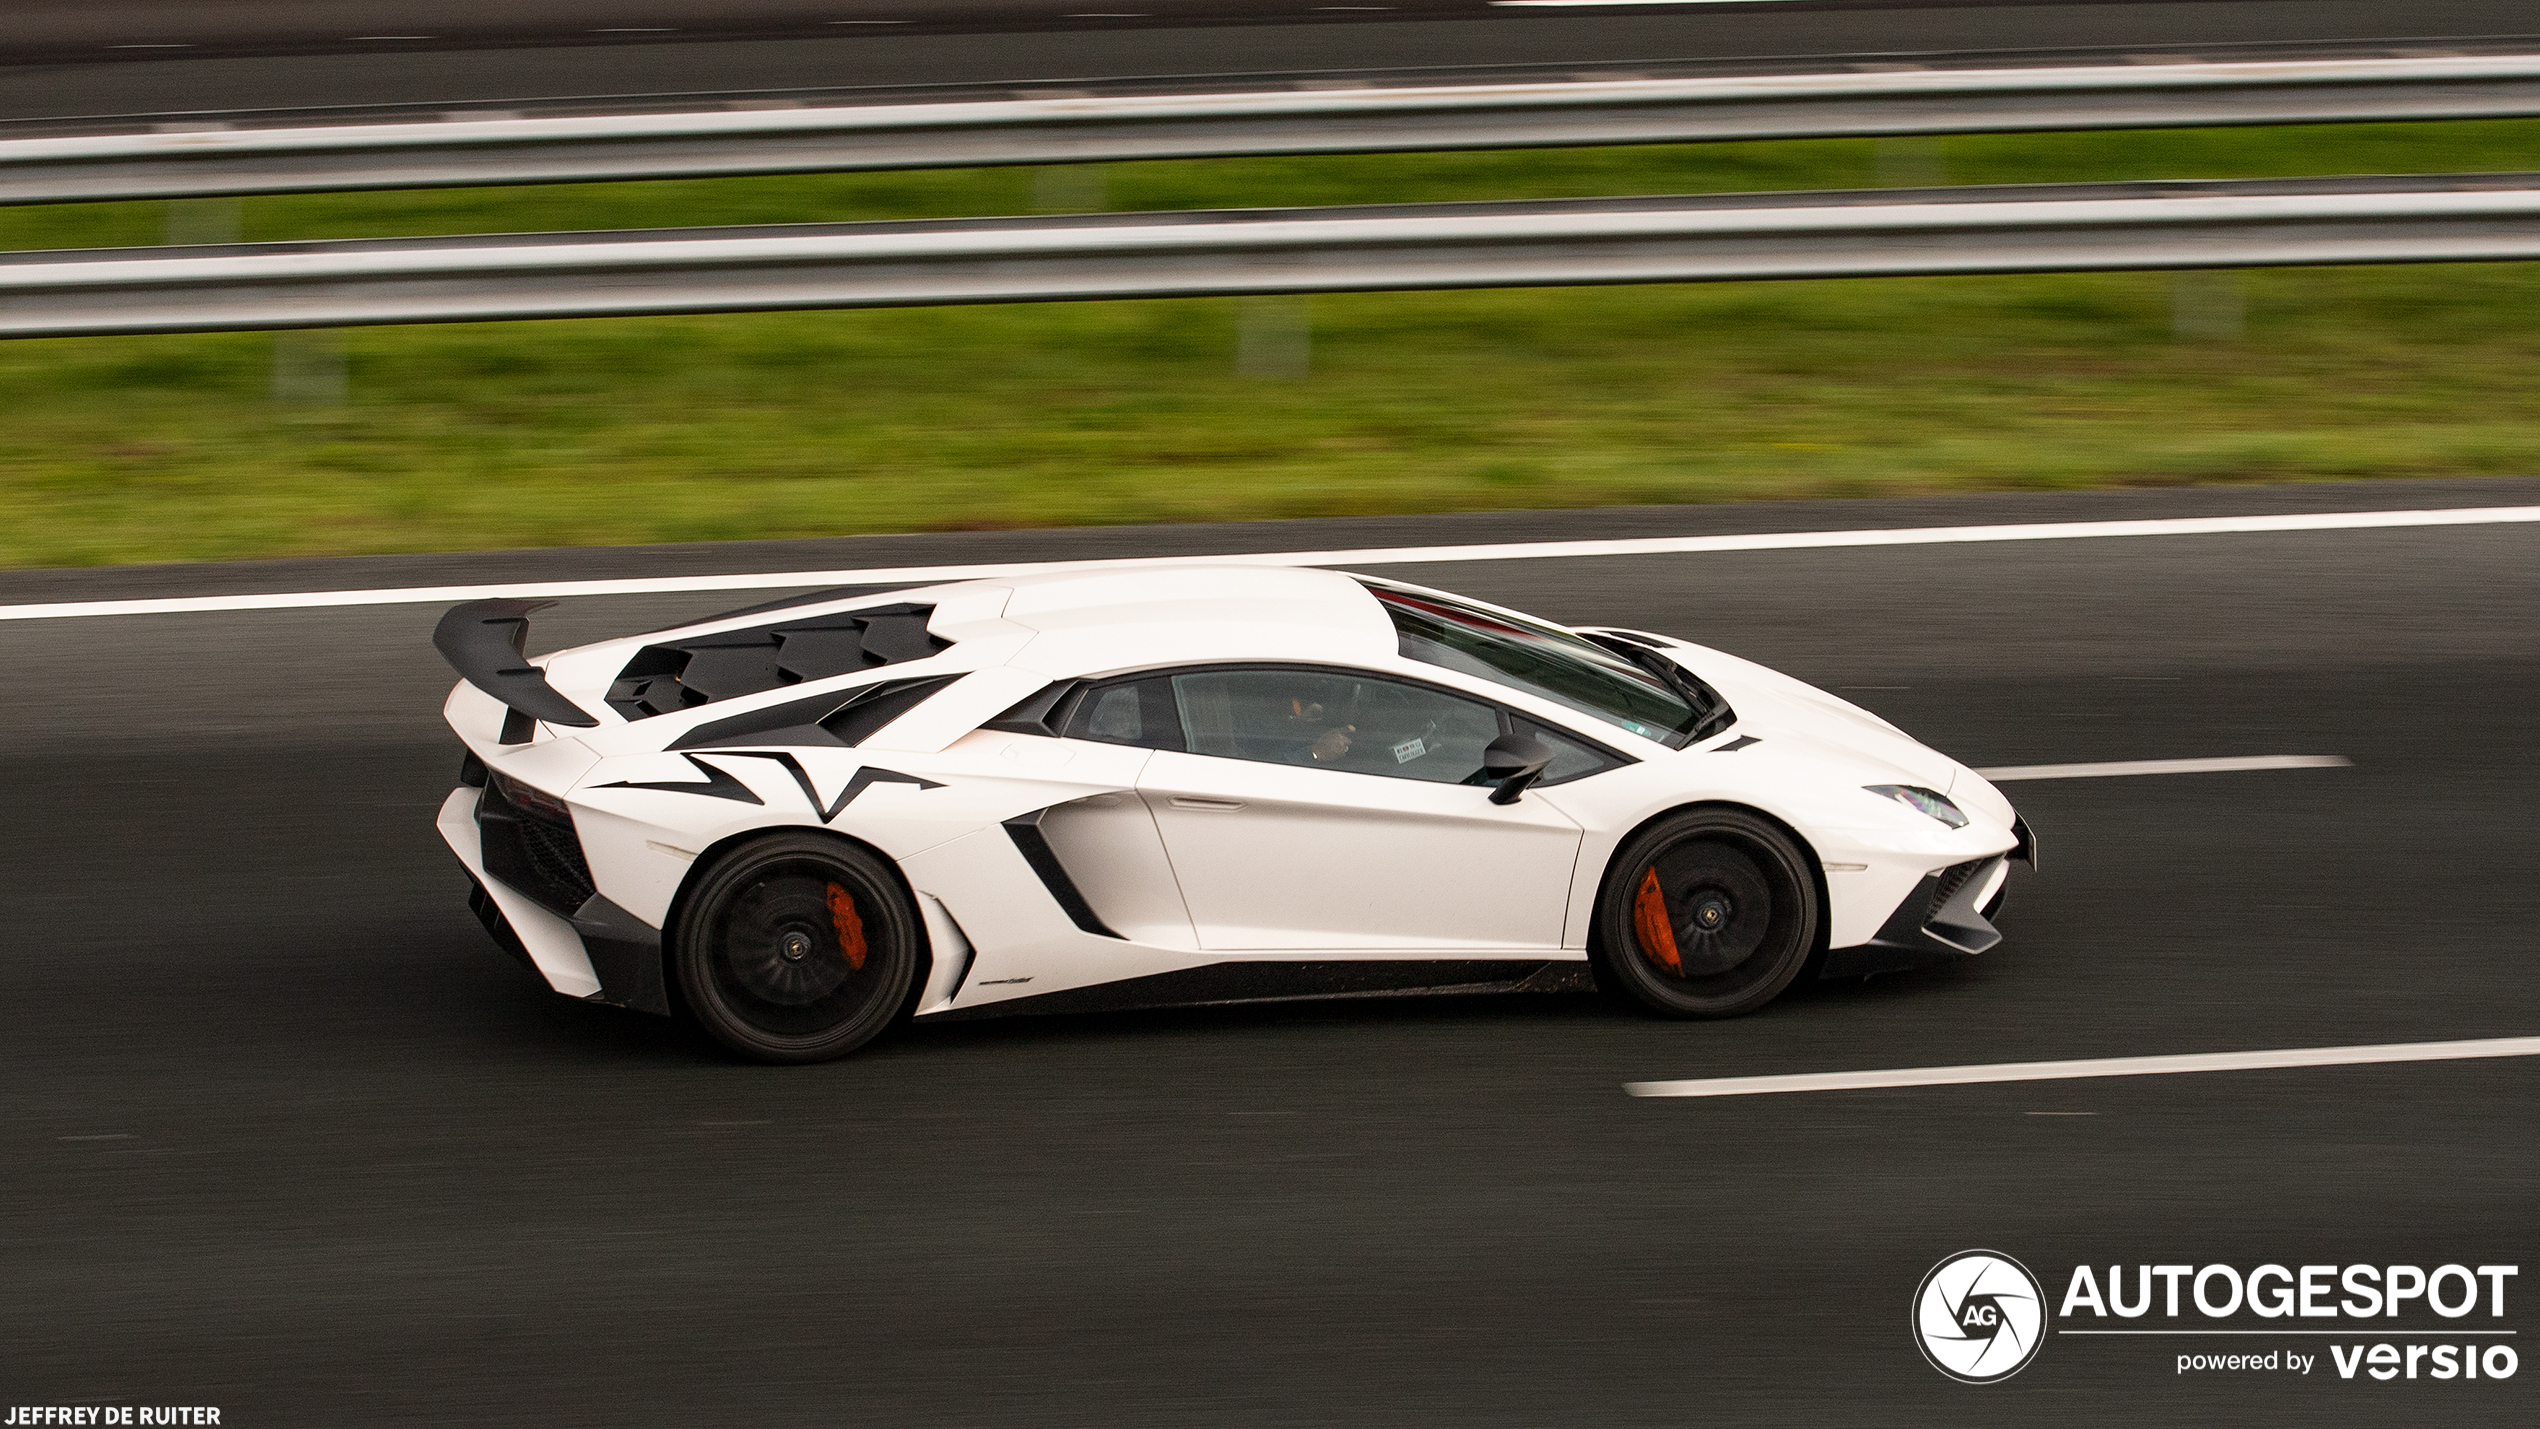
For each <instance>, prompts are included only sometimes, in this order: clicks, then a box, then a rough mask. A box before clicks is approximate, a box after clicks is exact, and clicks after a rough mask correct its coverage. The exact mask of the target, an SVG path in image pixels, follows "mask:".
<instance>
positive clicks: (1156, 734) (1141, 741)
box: [1064, 675, 1182, 749]
mask: <svg viewBox="0 0 2540 1429" xmlns="http://www.w3.org/2000/svg"><path fill="white" fill-rule="evenodd" d="M1064 737H1066V738H1068V739H1090V740H1095V741H1098V742H1100V743H1103V744H1129V745H1135V746H1137V747H1138V748H1140V749H1180V748H1181V747H1182V724H1181V720H1180V719H1179V718H1178V717H1177V716H1176V715H1175V714H1174V713H1173V686H1172V682H1171V681H1170V680H1168V679H1166V678H1165V677H1163V676H1161V675H1158V676H1153V677H1150V678H1148V679H1144V680H1124V681H1121V682H1120V683H1118V684H1114V685H1096V686H1094V687H1093V688H1092V689H1090V690H1087V691H1086V692H1085V694H1084V696H1083V698H1081V699H1079V700H1078V701H1077V702H1076V708H1075V710H1074V711H1073V712H1072V713H1070V714H1069V715H1068V717H1067V728H1066V730H1065V732H1064Z"/></svg>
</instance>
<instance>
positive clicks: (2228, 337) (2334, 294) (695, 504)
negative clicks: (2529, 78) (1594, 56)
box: [0, 123, 2540, 566]
mask: <svg viewBox="0 0 2540 1429" xmlns="http://www.w3.org/2000/svg"><path fill="white" fill-rule="evenodd" d="M2531 168H2540V125H2535V124H2529V123H2495V124H2485V123H2482V124H2455V125H2389V126H2357V127H2352V128H2324V129H2316V130H2312V129H2300V130H2226V131H2192V132H2182V133H2168V134H2160V133H2147V134H2115V135H2065V136H1981V137H1972V138H1963V139H1953V140H1949V141H1947V142H1946V143H1945V144H1944V143H1940V142H1937V141H1919V142H1915V143H1909V144H1889V145H1885V146H1881V145H1876V144H1872V143H1868V142H1857V143H1856V142H1840V141H1824V142H1818V141H1811V142H1804V143H1782V144H1754V145H1721V146H1708V147H1684V148H1655V149H1614V150H1594V151H1582V152H1550V153H1514V154H1482V155H1412V156H1370V157H1353V158H1339V159H1311V160H1305V159H1299V160H1241V161H1215V162H1210V163H1185V164H1139V165H1117V166H1112V167H1111V168H1110V169H1109V170H1108V171H1107V172H1106V173H1105V174H1104V176H1103V177H1104V182H1105V187H1106V188H1107V190H1108V193H1107V196H1106V200H1105V201H1106V202H1107V203H1108V205H1109V206H1111V207H1117V208H1170V207H1194V206H1223V205H1229V204H1233V203H1237V202H1253V203H1278V204H1285V203H1351V202H1369V201H1388V200H1413V199H1422V200H1425V199H1440V198H1485V197H1511V198H1520V197H1558V196H1569V195H1592V194H1600V193H1633V192H1652V193H1655V192H1695V191H1704V190H1734V189H1749V190H1752V189H1790V188H1840V187H1848V186H1858V185H1864V184H1873V183H1878V182H1882V181H1890V182H1893V181H1899V180H1900V179H1910V180H1911V181H1916V182H1929V181H1934V180H1939V179H1943V178H1945V179H1946V180H1947V181H1950V182H1965V183H2002V182H2042V181H2055V180H2070V179H2108V178H2141V177H2153V176H2160V177H2242V176H2265V175H2269V174H2298V173H2335V172H2440V171H2475V170H2502V169H2531ZM1034 188H1035V175H1033V174H1031V173H1029V172H1024V171H989V170H983V171H956V172H946V173H936V174H888V175H862V176H811V177H800V178H782V179H756V180H726V181H715V182H707V183H686V184H625V185H611V186H605V187H585V188H553V189H530V190H512V191H504V190H492V191H466V192H459V193H427V194H404V195H328V196H312V197H296V198H277V199H270V200H254V201H250V202H248V203H247V204H245V205H244V206H243V207H241V208H240V209H239V210H238V214H237V222H238V226H239V229H240V231H241V234H242V236H244V237H247V238H250V239H268V238H290V237H340V236H354V235H380V234H395V233H428V232H481V231H501V230H506V229H509V230H530V229H545V228H573V227H583V228H591V227H621V226H622V227H634V226H647V225H657V224H685V223H717V222H776V221H810V220H835V219H843V218H878V217H923V216H939V215H955V214H965V213H995V212H1015V211H1028V210H1029V209H1031V208H1032V207H1033V206H1034ZM1041 193H1042V196H1043V198H1044V199H1047V198H1049V197H1050V196H1052V195H1053V194H1055V195H1059V196H1062V197H1072V200H1073V201H1076V202H1083V201H1085V200H1084V197H1083V194H1084V190H1083V186H1082V185H1081V184H1074V185H1067V184H1056V185H1054V184H1049V183H1047V182H1046V180H1044V181H1043V182H1042V187H1041ZM206 214H207V211H206V210H204V209H202V208H200V207H195V208H187V209H178V210H175V211H173V213H172V212H171V210H170V208H169V206H167V205H155V204H154V205H137V204H135V205H100V206H94V207H84V208H62V209H45V210H21V211H15V212H8V213H0V247H13V248H30V247H61V246H97V245H114V244H128V243H149V242H157V241H159V240H160V238H161V237H162V233H163V231H164V229H163V226H164V225H166V224H168V223H169V222H170V221H171V219H173V220H174V221H175V222H177V223H178V224H180V225H182V224H193V225H196V226H197V227H198V228H199V227H200V226H201V225H202V224H203V223H204V222H206ZM208 214H209V221H211V222H213V223H215V224H217V223H219V222H222V221H224V212H223V211H222V210H219V209H216V208H215V209H212V210H209V211H208ZM1306 307H1307V311H1308V312H1309V313H1310V329H1311V344H1310V351H1311V356H1310V361H1309V362H1307V363H1306V364H1305V366H1304V370H1303V371H1302V373H1300V374H1297V375H1290V376H1282V377H1262V376H1247V375H1244V374H1243V373H1241V372H1239V371H1237V369H1236V360H1235V353H1236V351H1237V349H1238V346H1239V340H1238V328H1239V326H1240V325H1241V323H1242V321H1243V318H1242V314H1243V312H1244V311H1245V308H1244V304H1243V303H1240V302H1237V301H1233V300H1217V301H1210V300H1201V301H1174V302H1145V303H1115V304H1074V305H1043V306H1016V307H1002V308H969V309H920V310H905V311H876V312H856V313H800V314H775V315H752V316H730V317H710V318H671V319H641V320H635V319H627V320H605V321H574V322H555V323H544V324H486V325H471V326H451V327H439V328H394V329H370V330H360V331H353V332H348V333H345V334H342V335H341V342H342V345H343V349H344V352H345V358H346V365H345V370H346V375H347V384H346V392H347V396H346V399H345V400H344V401H342V402H341V403H323V402H322V403H290V402H277V401H276V400H275V398H274V385H273V374H274V364H275V355H276V347H275V340H274V339H271V338H268V337H265V336H261V335H253V334H246V335H224V336H179V337H151V338H117V339H62V340H47V341H38V342H22V343H16V344H11V345H7V346H5V347H0V412H5V413H6V414H7V415H6V418H5V420H0V564H7V565H14V566H41V565H80V564H98V563H110V562H127V561H151V560H186V559H224V558H239V557H251V556H271V555H307V554H334V553H356V552H385V551H421V550H445V549H469V548H482V547H504V546H522V545H547V544H595V543H612V544H613V543H621V542H642V541H664V540H700V539H734V538H745V537H756V536H800V535H830V534H845V533H853V532H868V531H897V530H928V529H976V528H986V527H998V526H1020V525H1073V524H1112V523H1134V522H1144V521H1180V520H1233V519H1250V518H1261V517H1282V516H1312V515H1345V514H1372V513H1382V512H1400V511H1438V510H1475V509H1492V508H1521V507H1572V506H1588V505H1599V504H1613V503H1637V502H1682V501H1726V500H1742V499H1756V498H1783V497H1806V496H1843V495H1861V494H1871V493H1881V494H1907V493H1917V492H1931V491H1949V490H1999V489H2034V488H2068V487H2082V486H2099V485H2120V484H2184V483H2194V482H2216V481H2268V480H2293V479H2318V478H2336V477H2388V476H2409V475H2449V476H2458V475H2477V474H2504V473H2528V472H2533V471H2540V385H2536V384H2534V383H2533V381H2532V379H2531V374H2532V373H2533V372H2534V370H2535V367H2534V359H2535V357H2540V267H2536V266H2534V265H2529V264H2500V265H2462V266H2445V267H2420V268H2387V269H2318V270H2270V271H2261V272H2252V273H2248V274H2243V275H2234V276H2225V277H2214V276H2198V277H2186V278H2178V279H2173V278H2172V277H2170V276H2167V275H2160V274H2113V275H2091V274H2084V275H2058V276H2046V277H2022V278H1950V279H1898V280H1871V281H1854V282H1806V283H1779V284H1760V283H1750V284H1719V285H1686V286H1669V287H1650V288H1628V289H1549V290H1524V291H1511V292H1484V293H1453V294H1370V295H1355V296H1334V297H1321V298H1315V299H1312V300H1309V301H1308V302H1307V304H1306ZM1294 356H1295V354H1293V353H1292V354H1290V358H1291V363H1290V367H1289V370H1291V371H1293V370H1294V368H1293V362H1292V359H1293V357H1294ZM321 385H322V384H321Z"/></svg>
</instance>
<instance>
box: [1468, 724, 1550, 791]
mask: <svg viewBox="0 0 2540 1429" xmlns="http://www.w3.org/2000/svg"><path fill="white" fill-rule="evenodd" d="M1551 762H1552V749H1551V747H1550V746H1548V745H1546V744H1544V743H1543V742H1542V741H1541V740H1536V739H1528V738H1527V737H1526V736H1524V735H1522V734H1503V735H1501V736H1500V737H1499V738H1497V739H1494V740H1492V741H1491V742H1490V746H1489V747H1488V748H1486V749H1484V750H1483V751H1482V773H1483V774H1485V775H1487V776H1488V777H1489V778H1490V780H1491V782H1492V783H1494V784H1497V785H1498V786H1499V787H1498V788H1496V789H1493V790H1491V791H1490V801H1491V802H1492V803H1494V804H1514V803H1516V802H1517V796H1518V795H1520V794H1523V793H1525V792H1526V786H1527V785H1529V784H1532V783H1533V782H1535V781H1536V780H1537V779H1540V778H1542V777H1543V770H1544V766H1545V765H1547V764H1550V763H1551Z"/></svg>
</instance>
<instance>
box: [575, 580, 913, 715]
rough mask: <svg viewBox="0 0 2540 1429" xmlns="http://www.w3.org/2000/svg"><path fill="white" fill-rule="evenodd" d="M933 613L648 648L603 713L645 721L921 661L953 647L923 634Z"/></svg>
mask: <svg viewBox="0 0 2540 1429" xmlns="http://www.w3.org/2000/svg"><path fill="white" fill-rule="evenodd" d="M934 613H935V607H933V606H931V605H884V606H874V607H871V608H868V609H865V610H850V611H841V612H839V613H836V614H832V615H807V616H804V617H803V618H802V619H800V620H789V621H778V622H776V623H774V624H770V625H761V626H755V627H752V628H750V629H746V630H725V631H719V632H717V633H715V634H712V635H696V636H691V637H689V638H687V639H684V640H665V641H661V642H658V643H656V644H652V645H647V646H645V647H644V648H643V649H641V650H638V651H637V652H635V658H634V659H632V660H629V661H627V662H626V668H624V669H622V670H620V671H619V672H618V676H617V683H616V684H614V685H612V686H610V687H609V695H608V702H609V707H610V708H611V709H614V710H616V711H617V712H618V713H619V714H622V715H624V716H626V717H627V718H628V719H631V720H632V719H648V718H650V717H652V716H654V715H660V714H672V713H675V712H677V711H679V710H689V709H695V708H696V707H697V706H699V705H703V704H711V703H713V702H714V701H716V700H728V699H733V698H736V697H738V696H741V695H755V694H758V693H760V692H762V691H765V690H774V689H781V688H783V687H784V686H787V685H799V684H802V683H803V682H805V681H807V680H825V679H828V678H830V677H831V676H833V675H851V674H854V673H856V672H857V671H859V670H870V669H874V668H876V667H878V666H882V665H898V664H904V663H906V662H908V661H911V660H924V659H927V658H928V657H930V656H933V655H936V654H939V653H941V652H942V651H944V650H947V649H950V648H951V646H952V642H951V641H949V640H943V639H939V638H937V637H935V636H933V635H929V634H927V633H926V621H927V619H928V617H930V616H932V615H933V614H934Z"/></svg>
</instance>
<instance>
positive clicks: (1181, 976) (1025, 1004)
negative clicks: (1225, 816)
mask: <svg viewBox="0 0 2540 1429" xmlns="http://www.w3.org/2000/svg"><path fill="white" fill-rule="evenodd" d="M1594 986H1595V983H1594V982H1593V980H1592V979H1591V977H1590V974H1589V972H1588V965H1587V964H1586V963H1584V962H1576V961H1570V960H1561V961H1542V962H1537V961H1532V960H1528V959H1514V960H1511V959H1493V958H1443V959H1437V960H1434V961H1418V962H1412V961H1392V960H1386V961H1347V962H1339V961H1335V962H1268V961H1261V962H1255V961H1251V960H1246V961H1243V962H1225V963H1210V964H1209V965H1207V966H1206V967H1196V968H1182V969H1178V970H1176V971H1173V972H1169V973H1155V974H1151V975H1150V976H1147V977H1133V978H1124V979H1122V980H1121V981H1119V982H1107V983H1100V984H1097V985H1095V986H1093V987H1075V988H1068V989H1066V990H1065V991H1061V992H1046V993H1042V994H1040V995H1038V996H1036V997H1015V998H1008V999H1006V1000H1004V1001H1002V1002H991V1003H987V1004H984V1005H982V1006H978V1007H959V1008H952V1009H949V1010H947V1011H943V1012H931V1013H928V1014H926V1015H925V1016H923V1017H922V1018H920V1019H919V1020H920V1021H923V1022H971V1021H978V1020H982V1019H985V1018H991V1017H1031V1016H1039V1015H1049V1014H1057V1013H1084V1012H1124V1011H1130V1010H1133V1009H1138V1008H1150V1007H1219V1006H1225V1005H1228V1004H1233V1003H1256V1002H1327V1001H1335V1000H1338V999H1341V998H1359V997H1435V996H1458V995H1462V996H1472V995H1476V994H1483V993H1496V992H1583V991H1587V990H1589V989H1591V988H1593V987H1594Z"/></svg>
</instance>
